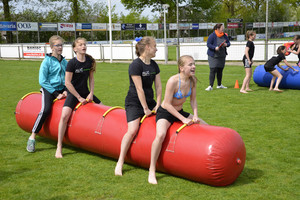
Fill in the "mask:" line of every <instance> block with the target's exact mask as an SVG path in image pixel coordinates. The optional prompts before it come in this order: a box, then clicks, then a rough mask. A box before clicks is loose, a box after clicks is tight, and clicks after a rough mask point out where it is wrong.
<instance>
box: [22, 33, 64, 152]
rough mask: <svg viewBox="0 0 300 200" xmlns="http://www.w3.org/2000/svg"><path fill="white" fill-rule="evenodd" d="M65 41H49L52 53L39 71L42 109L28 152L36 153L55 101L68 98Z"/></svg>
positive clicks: (55, 36)
mask: <svg viewBox="0 0 300 200" xmlns="http://www.w3.org/2000/svg"><path fill="white" fill-rule="evenodd" d="M63 42H64V40H63V39H62V38H61V37H60V36H58V35H54V36H52V37H51V38H50V39H49V43H50V48H51V50H52V53H50V54H46V57H45V59H44V60H43V62H42V64H41V66H40V71H39V83H40V85H41V89H40V92H41V93H42V108H41V110H40V112H39V114H38V116H37V118H36V120H35V123H34V125H33V128H32V133H31V135H30V137H29V139H28V142H27V151H28V152H31V153H33V152H34V151H35V137H36V134H38V133H39V131H40V130H41V128H42V126H43V124H44V122H45V120H46V119H47V117H48V116H49V115H50V113H51V108H52V102H53V100H54V99H63V98H65V97H66V96H67V92H66V87H65V71H66V66H67V60H66V59H65V58H64V57H63V56H62V55H61V54H62V50H63Z"/></svg>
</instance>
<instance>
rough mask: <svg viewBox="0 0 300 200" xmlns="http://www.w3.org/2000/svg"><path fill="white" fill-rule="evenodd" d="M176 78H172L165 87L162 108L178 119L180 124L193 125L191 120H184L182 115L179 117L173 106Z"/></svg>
mask: <svg viewBox="0 0 300 200" xmlns="http://www.w3.org/2000/svg"><path fill="white" fill-rule="evenodd" d="M175 77H176V76H172V77H171V78H170V79H169V80H168V82H167V86H166V91H165V98H164V108H165V109H166V110H167V111H168V112H169V113H171V114H172V115H173V116H174V117H176V118H178V119H179V120H180V121H182V123H184V124H187V125H191V124H192V123H193V121H192V119H188V118H185V117H184V116H183V115H181V114H180V113H179V112H178V111H177V110H176V109H175V108H174V106H173V104H172V101H173V95H174V92H175V90H176V86H177V84H178V81H176V78H175Z"/></svg>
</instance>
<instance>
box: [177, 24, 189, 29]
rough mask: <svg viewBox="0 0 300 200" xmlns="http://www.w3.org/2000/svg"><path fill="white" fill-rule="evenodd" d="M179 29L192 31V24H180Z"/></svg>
mask: <svg viewBox="0 0 300 200" xmlns="http://www.w3.org/2000/svg"><path fill="white" fill-rule="evenodd" d="M179 29H180V30H189V29H190V24H188V23H180V24H179Z"/></svg>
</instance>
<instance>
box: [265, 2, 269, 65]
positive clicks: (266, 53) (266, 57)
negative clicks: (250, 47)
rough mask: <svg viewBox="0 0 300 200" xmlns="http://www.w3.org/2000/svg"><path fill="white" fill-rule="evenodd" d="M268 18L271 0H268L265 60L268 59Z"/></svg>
mask: <svg viewBox="0 0 300 200" xmlns="http://www.w3.org/2000/svg"><path fill="white" fill-rule="evenodd" d="M268 18H269V0H266V26H265V27H266V30H265V35H266V41H265V43H266V44H265V61H267V60H268V48H269V47H268V23H269V22H268Z"/></svg>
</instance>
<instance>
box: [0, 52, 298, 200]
mask: <svg viewBox="0 0 300 200" xmlns="http://www.w3.org/2000/svg"><path fill="white" fill-rule="evenodd" d="M175 50H176V47H175ZM175 52H176V51H175ZM175 59H176V54H175ZM40 63H41V62H40V61H4V60H0V69H1V70H0V81H1V84H0V91H1V97H0V108H1V109H0V125H1V130H0V139H1V140H0V185H1V186H0V199H49V200H50V199H53V200H54V199H55V200H57V199H64V200H66V199H212V200H216V199H228V200H229V199H230V200H232V199H249V200H253V199H272V200H274V199H299V196H300V193H299V188H300V185H299V183H300V175H299V172H300V170H299V166H300V162H299V141H300V140H299V135H300V133H299V128H300V125H299V120H300V113H299V111H300V104H299V100H300V91H299V90H285V91H284V92H283V93H275V92H269V91H268V88H263V87H258V86H257V85H256V84H255V83H254V82H253V81H251V88H252V89H253V90H254V92H251V93H249V94H241V93H239V90H238V89H234V84H235V81H236V80H238V81H239V83H240V84H241V83H242V80H243V78H244V69H243V67H238V66H226V68H225V69H224V76H223V85H225V86H227V87H228V89H224V90H217V89H215V88H214V90H213V91H211V92H207V91H205V90H204V89H205V88H206V87H207V86H208V75H209V68H208V66H197V72H196V75H197V77H198V79H199V81H200V82H199V84H198V86H197V87H198V89H197V101H198V112H199V116H200V117H201V118H203V119H204V120H205V121H206V122H208V123H209V124H212V125H216V126H224V127H229V128H232V129H234V130H236V131H237V132H238V133H239V134H240V135H241V137H242V138H243V140H244V142H245V145H246V150H247V159H246V164H245V168H244V170H243V172H242V173H241V175H240V176H239V178H238V179H237V180H236V182H235V183H234V184H232V185H230V186H227V187H212V186H208V185H204V184H201V183H197V182H192V181H189V180H185V179H182V178H178V177H174V176H171V175H168V174H163V173H158V174H157V176H158V181H159V184H158V185H156V186H155V185H150V184H148V182H147V177H148V171H147V170H146V169H143V168H139V167H136V166H132V165H128V164H125V165H124V176H123V177H115V176H114V167H115V164H116V160H113V159H110V158H107V157H104V156H101V155H97V154H94V153H90V152H87V151H83V150H80V149H78V148H74V147H70V146H65V148H64V152H63V153H64V158H63V159H55V157H54V154H55V150H56V142H55V141H51V140H48V139H46V138H42V137H37V146H36V148H37V151H36V152H35V153H28V152H27V151H26V142H27V139H28V137H29V133H26V132H24V131H23V130H22V129H20V128H19V127H18V125H17V124H16V122H15V116H14V111H15V108H16V105H17V103H18V101H19V100H20V98H21V97H22V96H23V95H25V94H27V93H29V92H32V91H39V89H40V86H39V84H38V71H39V66H40ZM160 69H161V78H162V84H163V89H164V88H165V84H166V81H167V80H168V78H169V77H170V76H171V75H173V74H175V73H177V67H176V66H175V65H160ZM127 71H128V64H122V63H117V64H115V63H114V64H110V63H98V65H97V72H96V74H95V94H96V95H97V96H98V97H99V98H100V99H101V101H102V102H103V103H104V104H106V105H109V106H124V99H125V96H126V93H127V89H128V85H129V81H128V72H127ZM240 86H241V85H240ZM184 110H186V111H187V112H191V108H190V105H189V103H188V102H186V103H185V106H184Z"/></svg>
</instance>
